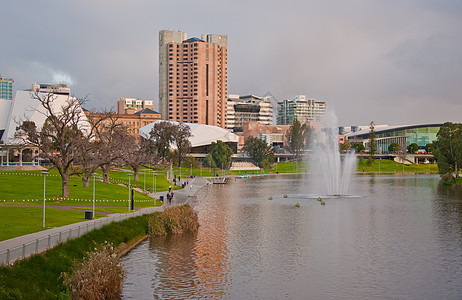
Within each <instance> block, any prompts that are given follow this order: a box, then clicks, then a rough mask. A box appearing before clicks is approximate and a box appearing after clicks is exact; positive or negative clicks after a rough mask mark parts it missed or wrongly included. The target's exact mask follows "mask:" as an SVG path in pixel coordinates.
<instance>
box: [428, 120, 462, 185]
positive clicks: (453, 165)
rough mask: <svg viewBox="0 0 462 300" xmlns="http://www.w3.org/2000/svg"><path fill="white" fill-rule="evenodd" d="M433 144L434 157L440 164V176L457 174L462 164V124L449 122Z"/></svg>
mask: <svg viewBox="0 0 462 300" xmlns="http://www.w3.org/2000/svg"><path fill="white" fill-rule="evenodd" d="M436 137H437V140H436V141H435V142H434V143H433V146H434V150H433V155H434V156H435V158H436V160H437V162H438V170H439V172H440V174H451V173H452V172H455V173H456V178H458V177H459V166H460V165H461V164H462V124H458V123H451V122H447V123H444V124H443V126H441V128H440V130H439V131H438V133H437V134H436Z"/></svg>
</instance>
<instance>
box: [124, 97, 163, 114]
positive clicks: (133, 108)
mask: <svg viewBox="0 0 462 300" xmlns="http://www.w3.org/2000/svg"><path fill="white" fill-rule="evenodd" d="M145 108H149V109H150V110H154V101H152V100H140V99H134V98H120V100H119V101H117V113H118V114H134V113H136V112H138V111H140V110H142V109H145Z"/></svg>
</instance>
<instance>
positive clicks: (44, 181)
mask: <svg viewBox="0 0 462 300" xmlns="http://www.w3.org/2000/svg"><path fill="white" fill-rule="evenodd" d="M42 174H43V222H42V227H45V187H46V177H47V174H48V172H42Z"/></svg>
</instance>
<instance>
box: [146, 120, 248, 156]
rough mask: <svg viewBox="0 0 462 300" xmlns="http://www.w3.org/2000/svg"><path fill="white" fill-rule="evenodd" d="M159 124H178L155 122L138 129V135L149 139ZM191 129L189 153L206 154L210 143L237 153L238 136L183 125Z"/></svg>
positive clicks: (216, 128)
mask: <svg viewBox="0 0 462 300" xmlns="http://www.w3.org/2000/svg"><path fill="white" fill-rule="evenodd" d="M159 122H170V123H173V124H179V123H178V122H176V121H165V120H160V121H155V122H153V123H151V124H148V125H146V126H144V127H141V128H140V135H141V136H142V137H144V138H149V132H150V131H151V130H152V128H153V127H154V125H155V124H156V123H159ZM184 124H185V125H187V126H189V128H191V138H190V139H189V141H190V142H191V152H192V153H208V152H209V151H210V149H211V144H212V142H217V141H219V140H220V141H222V142H224V143H225V144H227V145H228V146H229V147H230V148H231V149H232V150H233V152H234V153H236V152H237V144H238V142H239V136H237V135H235V134H234V133H232V132H229V131H228V130H226V129H223V128H221V127H218V126H212V125H204V124H197V123H184Z"/></svg>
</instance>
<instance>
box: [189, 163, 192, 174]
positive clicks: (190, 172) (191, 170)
mask: <svg viewBox="0 0 462 300" xmlns="http://www.w3.org/2000/svg"><path fill="white" fill-rule="evenodd" d="M189 177H192V164H191V171H190V172H189Z"/></svg>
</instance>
